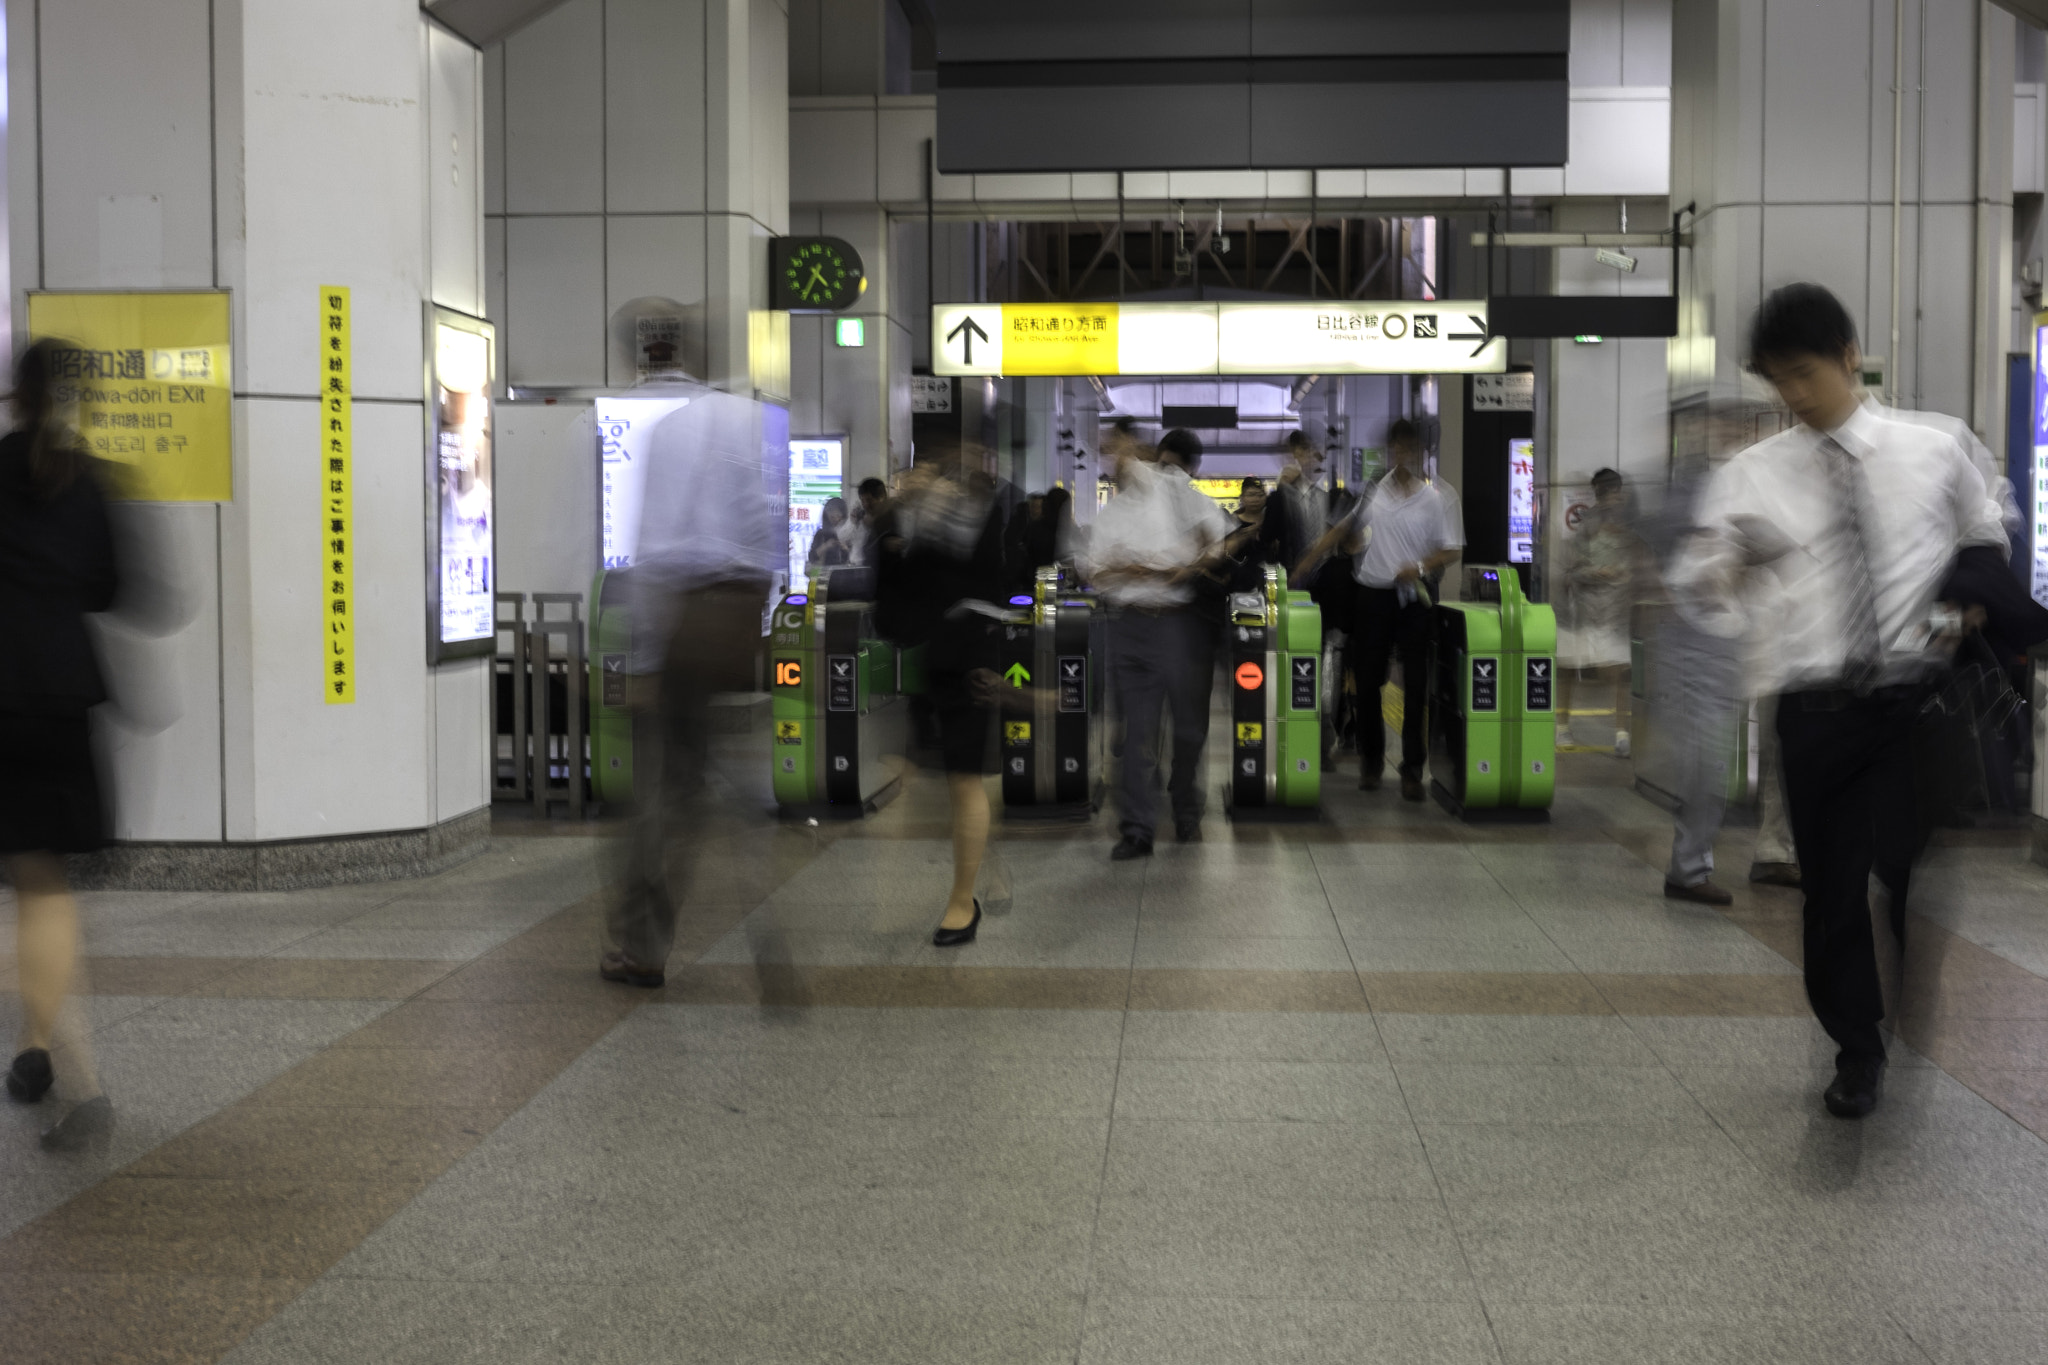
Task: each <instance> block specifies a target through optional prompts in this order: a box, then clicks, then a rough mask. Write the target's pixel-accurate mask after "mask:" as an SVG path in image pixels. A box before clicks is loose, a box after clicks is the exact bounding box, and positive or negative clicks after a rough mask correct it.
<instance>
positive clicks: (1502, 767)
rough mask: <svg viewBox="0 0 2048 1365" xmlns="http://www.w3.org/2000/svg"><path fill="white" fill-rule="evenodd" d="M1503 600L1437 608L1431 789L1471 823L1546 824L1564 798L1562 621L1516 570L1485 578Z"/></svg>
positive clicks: (1430, 690)
mask: <svg viewBox="0 0 2048 1365" xmlns="http://www.w3.org/2000/svg"><path fill="white" fill-rule="evenodd" d="M1480 581H1483V582H1485V583H1487V584H1494V583H1497V584H1498V588H1497V593H1498V598H1499V600H1498V601H1493V602H1489V601H1471V602H1445V603H1442V604H1440V605H1439V606H1438V607H1437V609H1436V614H1437V619H1436V646H1435V650H1434V657H1433V658H1432V660H1431V663H1430V677H1429V687H1428V694H1429V706H1430V719H1429V728H1430V776H1431V779H1432V780H1431V783H1430V788H1431V791H1432V793H1433V794H1434V795H1435V797H1436V799H1437V802H1438V804H1440V805H1442V806H1443V807H1444V809H1446V810H1448V811H1449V812H1451V814H1453V815H1456V816H1458V817H1459V818H1461V819H1465V820H1545V819H1548V818H1549V814H1550V803H1551V800H1552V798H1553V796H1554V795H1555V793H1556V782H1557V773H1556V766H1557V765H1556V755H1555V749H1556V742H1557V734H1556V720H1555V709H1554V697H1553V692H1554V688H1555V681H1556V671H1557V657H1556V655H1557V617H1556V614H1555V613H1554V612H1553V611H1552V610H1551V608H1549V607H1547V606H1544V605H1542V604H1540V603H1535V602H1531V601H1529V600H1528V599H1527V598H1526V597H1524V596H1523V595H1522V590H1521V580H1520V579H1519V578H1518V577H1517V576H1516V574H1515V571H1514V570H1513V569H1512V568H1508V567H1505V566H1503V567H1501V568H1500V569H1498V570H1494V569H1484V570H1481V571H1480Z"/></svg>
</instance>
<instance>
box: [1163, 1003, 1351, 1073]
mask: <svg viewBox="0 0 2048 1365" xmlns="http://www.w3.org/2000/svg"><path fill="white" fill-rule="evenodd" d="M1123 1055H1124V1056H1125V1057H1126V1058H1154V1059H1157V1058H1193V1057H1210V1058H1215V1057H1248V1058H1261V1059H1264V1060H1267V1061H1286V1062H1368V1063H1375V1064H1379V1065H1384V1064H1385V1063H1386V1060H1387V1054H1386V1049H1385V1048H1384V1047H1382V1046H1381V1044H1380V1031H1379V1028H1378V1026H1377V1025H1376V1024H1375V1022H1374V1020H1373V1017H1372V1016H1371V1015H1369V1014H1364V1013H1359V1014H1294V1013H1268V1012H1264V1011H1250V1010H1246V1011H1228V1012H1215V1013H1210V1012H1206V1011H1193V1010H1185V1011H1184V1010H1156V1011H1155V1010H1136V1011H1133V1012H1132V1013H1131V1014H1130V1016H1129V1018H1128V1020H1127V1021H1126V1022H1125V1025H1124V1031H1123Z"/></svg>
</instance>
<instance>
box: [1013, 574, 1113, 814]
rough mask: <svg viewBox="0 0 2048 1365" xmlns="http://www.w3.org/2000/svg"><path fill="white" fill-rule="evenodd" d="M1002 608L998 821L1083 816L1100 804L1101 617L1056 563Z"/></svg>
mask: <svg viewBox="0 0 2048 1365" xmlns="http://www.w3.org/2000/svg"><path fill="white" fill-rule="evenodd" d="M1008 605H1009V608H1010V610H1009V613H1008V615H1007V616H1006V618H1005V619H1004V621H1003V624H1002V626H1001V630H1000V640H1001V649H1002V653H1001V656H1000V659H999V660H998V663H997V672H998V673H1000V674H1001V676H1002V680H1003V692H1004V702H1005V704H1004V705H1003V707H1002V709H1001V713H1000V719H1001V724H1002V743H1001V748H1000V753H1001V755H1002V779H1003V814H1004V817H1005V818H1007V819H1053V820H1058V819H1068V820H1086V819H1088V818H1089V817H1091V816H1092V815H1094V813H1095V811H1096V810H1097V809H1098V808H1099V807H1100V806H1101V804H1102V786H1103V772H1104V758H1103V755H1104V748H1105V745H1104V743H1103V735H1104V730H1105V729H1106V728H1107V727H1105V726H1104V725H1103V723H1102V690H1103V689H1102V682H1101V678H1100V676H1099V675H1100V673H1101V669H1100V668H1099V667H1098V666H1097V663H1096V661H1097V660H1099V659H1101V658H1102V657H1104V655H1103V651H1102V650H1101V649H1100V648H1099V646H1100V644H1101V640H1100V638H1099V637H1100V635H1101V617H1100V616H1099V615H1098V613H1097V612H1096V610H1095V604H1094V603H1093V602H1091V601H1090V600H1089V599H1087V598H1086V597H1083V596H1082V595H1081V594H1080V593H1078V592H1075V591H1072V590H1071V589H1070V588H1069V587H1068V586H1067V585H1065V584H1063V583H1062V582H1061V576H1060V570H1059V569H1058V568H1057V567H1048V568H1043V569H1040V570H1039V571H1038V577H1037V580H1036V581H1035V582H1034V583H1033V584H1032V591H1031V592H1029V593H1019V594H1017V595H1016V596H1014V597H1012V598H1010V600H1009V604H1008Z"/></svg>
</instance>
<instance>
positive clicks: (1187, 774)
mask: <svg viewBox="0 0 2048 1365" xmlns="http://www.w3.org/2000/svg"><path fill="white" fill-rule="evenodd" d="M1116 445H1117V450H1116V454H1117V458H1118V467H1117V474H1116V479H1117V495H1116V496H1115V497H1113V498H1111V499H1110V500H1109V503H1108V504H1107V505H1106V506H1105V507H1104V508H1103V509H1102V511H1101V512H1099V513H1098V514H1097V515H1096V518H1095V530H1094V534H1093V535H1092V537H1091V538H1090V540H1089V544H1088V551H1087V554H1086V556H1085V558H1084V560H1083V568H1084V570H1085V571H1086V573H1087V575H1088V578H1089V580H1090V581H1091V582H1092V583H1093V584H1094V585H1095V587H1096V589H1097V591H1098V592H1100V594H1101V595H1102V599H1103V601H1104V602H1106V603H1107V604H1108V606H1109V612H1110V619H1109V656H1110V658H1109V670H1110V671H1109V679H1110V690H1111V693H1112V695H1113V696H1114V698H1115V700H1116V704H1117V706H1118V708H1119V710H1120V712H1121V714H1122V716H1123V723H1124V751H1123V771H1122V776H1121V780H1120V787H1119V790H1120V804H1121V806H1122V811H1123V816H1122V821H1121V830H1122V835H1123V837H1122V839H1121V841H1120V842H1119V843H1118V844H1117V846H1116V847H1115V848H1114V849H1113V850H1111V852H1110V855H1109V856H1110V857H1112V858H1114V859H1116V860H1118V861H1123V860H1126V859H1130V858H1146V857H1150V856H1151V854H1152V838H1153V830H1154V827H1155V825H1156V823H1157V818H1158V794H1157V792H1156V790H1155V788H1156V785H1157V776H1156V774H1157V772H1158V763H1159V722H1160V715H1161V712H1162V710H1163V709H1168V708H1170V709H1171V710H1172V712H1173V772H1172V776H1171V778H1170V779H1169V780H1168V784H1167V789H1168V792H1169V793H1170V795H1171V797H1172V801H1173V821H1174V833H1175V835H1176V837H1177V838H1179V840H1180V841H1181V842H1182V843H1187V842H1189V841H1190V840H1194V839H1199V838H1201V828H1202V807H1203V793H1202V748H1203V745H1204V744H1205V743H1206V742H1207V740H1208V737H1209V692H1210V683H1211V678H1212V675H1213V673H1214V672H1215V667H1216V631H1215V629H1214V627H1213V626H1212V625H1211V623H1210V622H1209V621H1208V620H1207V619H1206V618H1205V617H1204V616H1203V615H1202V613H1201V612H1200V611H1199V610H1198V609H1197V607H1196V604H1195V585H1194V579H1195V575H1196V574H1197V573H1199V572H1200V571H1201V569H1202V568H1203V567H1204V566H1205V565H1206V564H1208V563H1209V562H1210V561H1211V560H1213V559H1215V558H1216V557H1217V555H1218V554H1219V552H1220V547H1221V546H1222V543H1223V539H1224V537H1225V536H1227V535H1229V534H1230V532H1231V531H1232V530H1233V529H1234V528H1235V526H1236V523H1235V522H1234V521H1233V520H1232V519H1231V517H1230V514H1229V513H1227V512H1225V511H1224V510H1223V508H1222V506H1221V505H1220V504H1218V503H1216V502H1215V501H1213V500H1212V499H1210V498H1208V497H1206V496H1204V495H1203V494H1202V493H1201V491H1200V490H1198V489H1196V488H1195V487H1194V486H1193V485H1192V484H1191V483H1190V482H1189V477H1188V476H1189V475H1190V474H1191V473H1192V472H1193V469H1194V467H1195V466H1196V465H1197V464H1199V462H1200V460H1201V457H1202V443H1201V442H1200V441H1199V440H1198V439H1196V437H1195V435H1194V433H1193V432H1188V431H1181V430H1179V429H1176V430H1173V431H1169V432H1167V433H1166V435H1165V436H1163V437H1162V438H1160V442H1159V452H1158V459H1157V463H1153V462H1152V461H1150V460H1148V459H1146V458H1145V457H1146V456H1147V455H1150V454H1151V453H1152V452H1150V451H1146V450H1144V449H1143V448H1142V447H1141V446H1140V445H1139V443H1138V442H1137V441H1136V439H1135V438H1134V437H1131V436H1129V435H1128V434H1125V433H1119V434H1118V437H1117V440H1116Z"/></svg>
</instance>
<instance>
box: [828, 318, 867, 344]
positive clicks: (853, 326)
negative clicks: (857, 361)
mask: <svg viewBox="0 0 2048 1365" xmlns="http://www.w3.org/2000/svg"><path fill="white" fill-rule="evenodd" d="M832 340H833V341H834V342H835V343H837V344H838V345H841V346H865V345H867V344H868V324H867V319H865V318H834V319H833V320H832Z"/></svg>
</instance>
